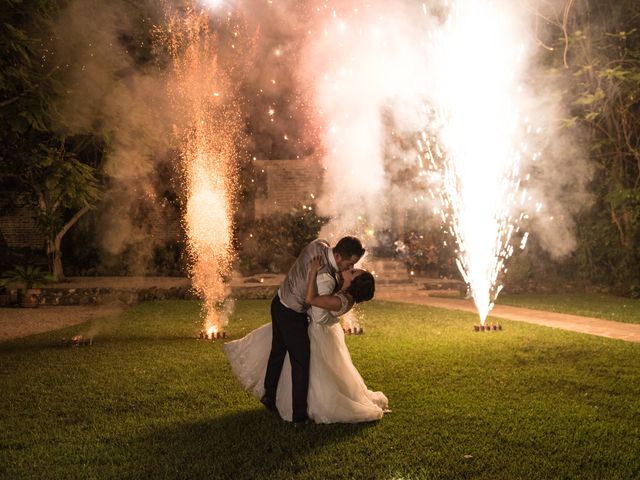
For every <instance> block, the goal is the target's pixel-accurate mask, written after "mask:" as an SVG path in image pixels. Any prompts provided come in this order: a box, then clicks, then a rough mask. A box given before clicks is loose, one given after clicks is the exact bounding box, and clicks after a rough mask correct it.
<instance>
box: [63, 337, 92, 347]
mask: <svg viewBox="0 0 640 480" xmlns="http://www.w3.org/2000/svg"><path fill="white" fill-rule="evenodd" d="M89 345H93V337H83V336H82V335H76V336H75V337H71V338H63V339H62V346H63V347H85V346H89Z"/></svg>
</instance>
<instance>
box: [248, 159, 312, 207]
mask: <svg viewBox="0 0 640 480" xmlns="http://www.w3.org/2000/svg"><path fill="white" fill-rule="evenodd" d="M255 166H256V171H257V173H258V177H259V188H258V192H257V195H256V203H255V216H256V218H261V217H264V216H266V215H270V214H272V213H277V212H288V211H290V210H291V209H292V208H294V207H295V206H296V205H298V204H300V203H302V204H309V203H313V202H314V197H315V198H317V197H318V196H319V194H320V189H321V187H322V178H323V168H322V166H321V165H320V163H319V162H318V161H317V160H315V159H310V158H306V159H300V160H298V159H296V160H256V161H255Z"/></svg>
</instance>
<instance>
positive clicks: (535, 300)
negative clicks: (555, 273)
mask: <svg viewBox="0 0 640 480" xmlns="http://www.w3.org/2000/svg"><path fill="white" fill-rule="evenodd" d="M496 303H497V304H498V305H511V306H514V307H524V308H533V309H535V310H546V311H549V312H558V313H570V314H573V315H583V316H585V317H594V318H603V319H605V320H615V321H616V322H624V323H640V299H634V298H626V297H617V296H614V295H605V294H598V293H557V294H547V293H523V294H502V295H500V296H499V297H498V301H497V302H496Z"/></svg>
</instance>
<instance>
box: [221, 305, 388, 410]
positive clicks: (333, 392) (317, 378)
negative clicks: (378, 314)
mask: <svg viewBox="0 0 640 480" xmlns="http://www.w3.org/2000/svg"><path fill="white" fill-rule="evenodd" d="M338 295H339V296H340V297H341V299H342V301H343V308H342V309H341V310H340V311H339V312H331V314H329V312H327V311H325V310H322V309H319V308H316V307H312V308H311V309H309V312H308V313H309V318H310V319H311V322H310V323H309V340H310V342H311V361H310V367H309V393H308V396H307V404H308V414H309V418H310V419H311V420H313V421H314V422H316V423H357V422H369V421H373V420H379V419H380V418H382V415H383V414H384V413H385V412H388V411H389V410H388V404H389V402H388V400H387V397H386V396H385V395H384V394H383V393H382V392H372V391H371V390H369V389H368V388H367V386H366V385H365V383H364V380H362V377H361V376H360V374H359V373H358V370H357V369H356V367H355V366H354V365H353V362H352V361H351V355H349V350H348V349H347V345H346V343H345V341H344V332H343V330H342V327H341V326H340V323H339V321H338V317H339V315H342V314H344V313H345V312H346V311H347V310H349V309H350V308H351V305H349V304H347V300H346V297H344V296H343V295H341V294H338ZM223 348H224V351H225V353H226V355H227V357H228V359H229V362H230V363H231V368H232V369H233V373H234V374H235V376H236V377H237V378H238V380H239V381H240V383H241V384H242V386H243V387H244V388H245V389H247V390H248V391H250V392H251V393H253V394H254V395H255V396H256V397H257V398H261V397H262V395H263V394H264V376H265V372H266V368H267V360H268V358H269V353H270V351H271V323H268V324H266V325H263V326H261V327H259V328H257V329H256V330H254V331H253V332H251V333H249V334H248V335H247V336H245V337H244V338H241V339H240V340H235V341H233V342H229V343H226V344H225V345H224V346H223ZM276 406H277V407H278V412H279V413H280V416H281V417H282V418H283V419H284V420H287V421H291V416H292V408H291V364H290V363H289V354H287V356H286V358H285V361H284V365H283V368H282V373H281V375H280V380H279V382H278V390H277V393H276Z"/></svg>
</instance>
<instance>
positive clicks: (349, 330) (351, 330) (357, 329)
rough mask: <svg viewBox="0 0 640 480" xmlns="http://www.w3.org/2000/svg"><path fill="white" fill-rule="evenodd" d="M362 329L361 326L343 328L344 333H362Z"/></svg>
mask: <svg viewBox="0 0 640 480" xmlns="http://www.w3.org/2000/svg"><path fill="white" fill-rule="evenodd" d="M363 333H364V329H363V328H362V327H349V328H345V329H344V334H345V335H362V334H363Z"/></svg>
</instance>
